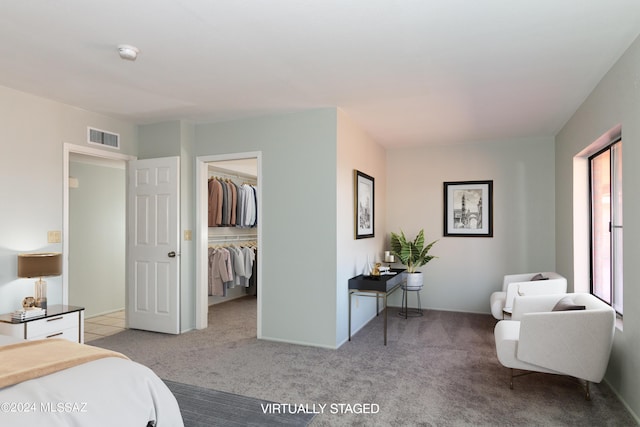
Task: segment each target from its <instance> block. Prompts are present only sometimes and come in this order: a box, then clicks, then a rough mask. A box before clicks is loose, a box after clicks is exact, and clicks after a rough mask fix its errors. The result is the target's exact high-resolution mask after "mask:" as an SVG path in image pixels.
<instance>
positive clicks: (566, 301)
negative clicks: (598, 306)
mask: <svg viewBox="0 0 640 427" xmlns="http://www.w3.org/2000/svg"><path fill="white" fill-rule="evenodd" d="M584 309H586V306H584V305H578V304H576V303H575V302H574V301H573V297H571V296H566V297H564V298H562V299H561V300H560V301H558V302H557V303H556V305H554V306H553V308H552V309H551V311H567V310H584Z"/></svg>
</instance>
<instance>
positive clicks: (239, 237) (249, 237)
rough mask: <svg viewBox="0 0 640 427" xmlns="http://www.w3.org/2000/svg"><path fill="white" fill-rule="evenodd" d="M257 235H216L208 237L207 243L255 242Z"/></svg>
mask: <svg viewBox="0 0 640 427" xmlns="http://www.w3.org/2000/svg"><path fill="white" fill-rule="evenodd" d="M257 239H258V235H257V234H218V235H215V236H209V242H235V241H241V240H257Z"/></svg>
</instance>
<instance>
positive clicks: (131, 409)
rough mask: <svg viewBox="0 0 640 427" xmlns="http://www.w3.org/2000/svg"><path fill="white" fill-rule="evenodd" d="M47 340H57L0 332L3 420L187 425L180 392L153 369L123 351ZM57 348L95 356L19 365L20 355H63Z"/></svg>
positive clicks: (46, 423)
mask: <svg viewBox="0 0 640 427" xmlns="http://www.w3.org/2000/svg"><path fill="white" fill-rule="evenodd" d="M42 341H45V340H42ZM46 341H58V342H57V343H49V344H48V345H53V347H43V345H44V343H43V344H42V345H41V344H39V343H38V344H34V343H35V342H34V341H24V340H20V339H17V338H13V337H8V336H3V335H0V385H2V387H1V388H0V420H2V422H1V423H2V425H29V424H27V423H29V422H31V423H32V424H31V425H38V426H47V427H48V426H56V427H57V426H121V427H124V426H140V427H147V426H148V427H152V426H153V427H176V426H178V427H179V426H183V425H184V424H183V421H182V416H181V414H180V409H179V407H178V403H177V401H176V399H175V397H174V396H173V394H172V393H171V391H169V389H168V388H167V386H166V385H165V384H164V382H162V380H161V379H160V378H159V377H158V376H157V375H156V374H155V373H154V372H153V371H152V370H151V369H149V368H147V367H146V366H143V365H141V364H139V363H136V362H133V361H131V360H129V359H127V358H126V357H125V356H122V355H120V354H119V353H115V352H111V353H101V352H108V350H102V349H98V348H97V347H92V346H88V345H84V344H76V343H72V342H70V341H66V340H62V339H57V340H46ZM57 348H60V349H63V350H64V351H66V352H69V353H73V354H80V353H82V352H83V351H85V350H86V351H87V354H89V355H91V356H90V357H85V356H83V357H85V358H84V359H82V358H76V359H78V360H76V361H75V362H67V361H66V360H65V361H63V363H62V364H58V365H57V366H54V367H53V368H50V367H47V366H51V365H52V364H51V363H48V362H47V363H42V364H40V365H41V366H40V367H38V369H23V368H20V366H19V363H20V362H19V361H18V359H28V358H38V360H40V359H42V360H45V359H52V358H58V356H57V355H56V356H54V354H56V352H57V351H58V350H57ZM51 349H53V350H51ZM64 351H63V352H64ZM21 352H22V353H21ZM94 354H98V356H97V357H94V356H93V355H94ZM21 355H22V356H21ZM24 355H27V357H25V356H24ZM87 360H88V361H87ZM76 362H77V363H76ZM30 363H31V365H32V366H33V363H32V362H30ZM65 363H66V364H67V365H70V367H65ZM35 365H38V363H36V364H35ZM26 366H29V365H26ZM43 367H44V368H43ZM60 368H62V369H60ZM21 371H25V372H21ZM26 371H29V372H26ZM25 373H26V374H27V377H25V376H24V374H25ZM30 376H31V377H33V378H29V377H30Z"/></svg>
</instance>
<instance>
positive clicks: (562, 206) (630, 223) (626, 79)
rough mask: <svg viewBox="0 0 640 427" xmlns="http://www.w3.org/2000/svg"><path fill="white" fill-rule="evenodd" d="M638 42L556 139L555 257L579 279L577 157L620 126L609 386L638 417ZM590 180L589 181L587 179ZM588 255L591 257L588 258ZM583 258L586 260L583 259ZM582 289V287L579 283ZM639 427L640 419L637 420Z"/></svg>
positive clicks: (563, 270) (564, 270) (563, 269)
mask: <svg viewBox="0 0 640 427" xmlns="http://www.w3.org/2000/svg"><path fill="white" fill-rule="evenodd" d="M639 118H640V39H638V40H636V41H635V42H634V43H633V44H632V45H631V47H630V48H629V49H628V50H627V52H626V53H625V54H624V55H623V56H622V57H621V58H620V60H619V61H618V62H617V63H616V64H615V65H614V66H613V67H612V69H611V70H610V71H609V72H608V73H607V74H606V75H605V77H604V78H603V79H602V81H601V82H600V83H599V84H598V86H597V87H596V88H595V89H594V91H593V92H592V93H591V94H590V95H589V97H588V98H587V99H586V100H585V102H584V103H583V104H582V105H581V106H580V108H579V109H578V110H577V111H576V113H575V114H574V115H573V117H572V118H571V119H570V120H569V121H568V122H567V124H566V125H565V126H564V128H563V129H562V131H561V132H560V133H559V134H558V135H557V137H556V176H557V179H556V206H557V211H556V230H557V231H556V233H557V239H556V242H557V243H556V248H557V249H556V251H557V265H558V270H559V271H560V272H561V273H563V274H565V275H566V276H567V277H568V278H569V279H573V277H574V276H576V277H580V276H578V275H576V272H575V271H574V264H575V260H574V257H576V256H579V255H578V254H585V251H584V250H583V248H580V247H578V246H576V245H575V244H574V242H576V241H580V240H584V239H581V237H584V236H580V235H578V233H588V229H587V230H575V231H574V217H575V216H577V215H580V214H581V212H574V210H573V209H574V208H573V197H574V194H573V192H574V187H573V180H574V176H573V174H574V168H573V161H574V156H576V154H578V153H579V152H580V151H582V150H583V149H584V148H585V147H587V146H588V145H590V144H591V143H592V142H594V141H596V140H597V139H598V138H599V137H600V136H601V135H603V134H604V133H606V132H607V131H609V130H610V129H612V128H614V127H615V126H617V125H619V124H620V125H621V127H622V141H623V160H622V163H623V166H622V181H623V184H622V185H623V192H624V195H623V204H624V206H623V217H624V229H623V230H624V236H623V239H624V249H623V251H624V259H623V263H624V271H623V276H624V330H616V336H615V340H614V344H613V351H612V354H611V360H610V362H609V368H608V370H607V374H606V376H605V380H606V381H607V382H609V384H611V386H612V387H613V389H614V390H615V391H616V393H618V394H619V396H620V397H621V398H622V399H623V401H624V402H626V404H627V405H628V406H629V408H630V409H631V410H632V411H633V412H635V416H636V419H638V417H639V415H640V376H639V375H638V372H640V356H639V355H640V310H638V309H637V306H638V302H639V301H640V285H639V284H638V281H637V280H636V278H637V277H640V264H638V262H637V260H638V258H640V246H638V236H640V224H639V223H638V221H634V219H635V218H638V217H640V194H638V191H636V186H637V183H638V182H640V169H639V168H638V166H637V163H638V161H640V119H639ZM585 179H586V177H585ZM586 254H587V255H588V251H587V252H586ZM582 256H584V255H582ZM576 285H579V287H581V288H586V287H588V286H585V285H584V284H581V283H577V284H576ZM639 422H640V419H639Z"/></svg>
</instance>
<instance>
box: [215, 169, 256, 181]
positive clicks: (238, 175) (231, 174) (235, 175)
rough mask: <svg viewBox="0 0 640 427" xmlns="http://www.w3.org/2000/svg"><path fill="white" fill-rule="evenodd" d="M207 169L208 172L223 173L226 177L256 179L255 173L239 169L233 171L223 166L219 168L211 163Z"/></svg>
mask: <svg viewBox="0 0 640 427" xmlns="http://www.w3.org/2000/svg"><path fill="white" fill-rule="evenodd" d="M208 169H209V173H210V174H213V175H225V176H226V177H230V178H238V179H248V180H253V181H256V180H257V179H258V177H256V176H255V175H251V174H248V173H244V172H240V171H234V170H231V169H224V168H219V167H216V166H211V165H210V166H209V168H208Z"/></svg>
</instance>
